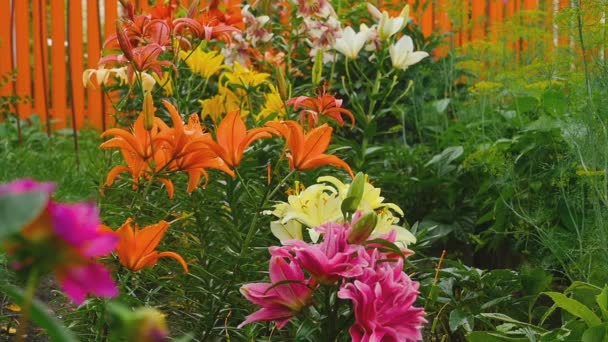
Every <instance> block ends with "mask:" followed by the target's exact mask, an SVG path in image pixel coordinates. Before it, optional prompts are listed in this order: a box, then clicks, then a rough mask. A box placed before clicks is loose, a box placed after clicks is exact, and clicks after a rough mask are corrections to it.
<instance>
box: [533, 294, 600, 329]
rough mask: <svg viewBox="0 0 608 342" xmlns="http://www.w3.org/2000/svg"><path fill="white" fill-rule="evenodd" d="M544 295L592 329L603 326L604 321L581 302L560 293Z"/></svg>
mask: <svg viewBox="0 0 608 342" xmlns="http://www.w3.org/2000/svg"><path fill="white" fill-rule="evenodd" d="M543 293H544V294H546V295H547V296H549V297H551V299H553V301H554V302H555V304H556V305H557V306H558V307H560V308H561V309H563V310H566V311H567V312H569V313H570V314H572V315H574V316H576V317H579V318H581V319H582V320H583V321H585V323H586V324H587V326H588V327H590V328H591V327H595V326H597V325H600V324H602V320H601V319H600V318H599V317H597V315H596V314H595V313H593V311H591V310H590V309H589V308H588V307H586V306H585V305H583V304H582V303H581V302H579V301H577V300H574V299H572V298H568V297H566V296H565V295H564V294H562V293H559V292H543Z"/></svg>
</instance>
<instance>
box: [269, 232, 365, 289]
mask: <svg viewBox="0 0 608 342" xmlns="http://www.w3.org/2000/svg"><path fill="white" fill-rule="evenodd" d="M349 229H350V226H349V224H340V223H334V222H328V223H325V224H323V225H321V226H319V227H317V228H316V230H317V232H319V233H322V234H323V241H322V242H321V243H319V244H314V245H310V244H307V243H305V242H303V241H296V240H294V241H290V242H287V245H286V246H285V247H283V248H286V249H288V250H290V251H292V252H293V253H294V254H295V258H296V260H297V261H298V262H299V264H300V265H301V266H302V268H304V269H305V270H306V271H308V272H310V274H311V275H312V276H313V277H314V278H315V279H316V280H317V281H318V282H319V283H321V284H324V285H330V284H333V283H335V282H336V281H338V280H340V279H341V278H353V277H356V276H358V275H360V274H362V273H363V267H364V266H366V261H365V260H364V259H363V258H361V257H360V256H359V255H360V254H364V247H363V246H361V245H355V244H349V243H348V242H347V236H348V232H349ZM275 253H276V251H275Z"/></svg>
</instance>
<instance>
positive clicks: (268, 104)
mask: <svg viewBox="0 0 608 342" xmlns="http://www.w3.org/2000/svg"><path fill="white" fill-rule="evenodd" d="M272 114H276V118H275V119H281V118H283V117H285V115H287V112H286V111H285V104H284V103H283V99H282V98H281V95H279V92H278V91H277V89H276V88H275V87H274V86H273V85H270V92H269V93H266V94H264V107H263V108H262V110H261V111H260V113H259V114H258V115H256V116H255V118H256V120H261V119H264V118H266V117H268V116H269V115H272Z"/></svg>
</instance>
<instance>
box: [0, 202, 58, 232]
mask: <svg viewBox="0 0 608 342" xmlns="http://www.w3.org/2000/svg"><path fill="white" fill-rule="evenodd" d="M47 201H48V194H46V193H44V192H24V193H20V194H11V195H5V196H0V242H1V241H2V240H4V239H6V238H7V237H9V236H11V235H13V234H15V233H17V232H19V231H20V230H21V229H22V228H23V227H24V226H25V225H26V224H28V223H30V222H31V221H32V220H33V219H35V218H36V217H37V216H38V215H40V212H42V210H43V209H44V208H45V207H46V203H47Z"/></svg>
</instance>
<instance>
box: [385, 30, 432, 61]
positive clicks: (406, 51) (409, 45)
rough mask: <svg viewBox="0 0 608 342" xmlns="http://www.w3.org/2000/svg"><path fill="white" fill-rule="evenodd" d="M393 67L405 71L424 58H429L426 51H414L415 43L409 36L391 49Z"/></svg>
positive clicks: (404, 37) (402, 38)
mask: <svg viewBox="0 0 608 342" xmlns="http://www.w3.org/2000/svg"><path fill="white" fill-rule="evenodd" d="M389 53H390V55H391V61H392V62H393V67H394V68H396V69H401V70H405V69H407V68H408V67H409V66H410V65H414V64H416V63H418V62H420V61H421V60H422V59H423V58H425V57H428V56H429V54H428V52H426V51H414V42H413V41H412V38H410V37H409V36H405V35H404V36H403V37H401V39H399V40H398V41H397V42H396V43H395V44H393V45H391V47H390V48H389Z"/></svg>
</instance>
